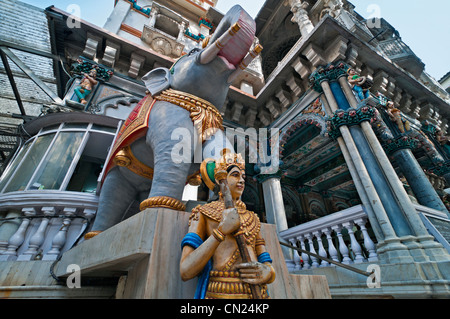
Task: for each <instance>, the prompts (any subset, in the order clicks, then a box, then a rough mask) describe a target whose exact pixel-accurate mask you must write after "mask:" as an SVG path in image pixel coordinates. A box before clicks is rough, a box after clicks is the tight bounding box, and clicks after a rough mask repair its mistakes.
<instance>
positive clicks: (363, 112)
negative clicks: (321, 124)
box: [327, 105, 377, 139]
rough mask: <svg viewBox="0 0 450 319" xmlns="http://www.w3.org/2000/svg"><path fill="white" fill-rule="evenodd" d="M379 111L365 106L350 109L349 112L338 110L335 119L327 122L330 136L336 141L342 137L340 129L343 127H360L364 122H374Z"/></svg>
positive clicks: (332, 118)
mask: <svg viewBox="0 0 450 319" xmlns="http://www.w3.org/2000/svg"><path fill="white" fill-rule="evenodd" d="M376 112H377V110H376V109H375V108H374V107H369V106H367V105H363V106H361V107H359V108H357V109H349V110H347V111H344V110H337V111H336V112H335V113H334V115H333V117H331V118H330V119H329V120H327V130H328V136H329V137H330V138H332V139H336V138H338V137H339V136H341V132H340V131H339V128H340V127H341V126H344V125H346V126H352V125H359V124H361V123H362V122H364V121H370V122H372V121H374V120H375V119H376V118H375V117H376Z"/></svg>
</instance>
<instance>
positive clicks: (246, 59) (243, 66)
mask: <svg viewBox="0 0 450 319" xmlns="http://www.w3.org/2000/svg"><path fill="white" fill-rule="evenodd" d="M262 50H263V47H262V45H260V44H257V45H256V46H255V48H254V49H253V50H251V51H250V52H249V53H247V55H246V56H245V57H244V58H243V59H242V61H241V62H240V63H239V66H238V68H237V69H236V71H234V72H233V73H231V75H230V76H229V77H228V83H232V82H233V81H234V80H235V79H236V78H237V77H238V76H239V74H241V73H242V72H243V71H244V70H245V69H246V68H247V67H248V65H249V64H250V63H251V62H252V61H253V60H254V59H255V58H256V57H257V56H258V55H259V54H260V53H261V51H262Z"/></svg>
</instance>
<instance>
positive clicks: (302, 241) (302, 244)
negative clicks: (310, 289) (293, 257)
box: [297, 236, 311, 269]
mask: <svg viewBox="0 0 450 319" xmlns="http://www.w3.org/2000/svg"><path fill="white" fill-rule="evenodd" d="M297 240H298V241H299V243H300V248H301V249H303V250H306V245H305V237H304V236H299V237H297ZM302 259H303V268H302V269H309V268H311V265H310V264H309V261H310V258H309V255H308V254H307V253H302Z"/></svg>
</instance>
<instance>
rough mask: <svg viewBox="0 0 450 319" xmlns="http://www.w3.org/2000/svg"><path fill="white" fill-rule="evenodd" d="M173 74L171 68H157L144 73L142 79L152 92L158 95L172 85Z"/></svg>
mask: <svg viewBox="0 0 450 319" xmlns="http://www.w3.org/2000/svg"><path fill="white" fill-rule="evenodd" d="M171 76H172V75H171V74H170V71H169V69H166V68H156V69H154V70H152V71H150V72H148V73H147V74H146V75H144V76H143V77H142V81H144V84H145V87H146V88H147V89H148V91H149V92H150V94H151V95H156V94H158V93H161V92H162V91H164V90H167V89H168V88H169V87H170V84H171Z"/></svg>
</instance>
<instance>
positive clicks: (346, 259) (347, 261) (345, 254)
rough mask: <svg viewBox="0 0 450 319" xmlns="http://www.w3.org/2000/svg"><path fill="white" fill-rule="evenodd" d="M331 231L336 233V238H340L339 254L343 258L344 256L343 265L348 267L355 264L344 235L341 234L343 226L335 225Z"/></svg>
mask: <svg viewBox="0 0 450 319" xmlns="http://www.w3.org/2000/svg"><path fill="white" fill-rule="evenodd" d="M331 229H333V230H334V232H335V233H336V236H337V238H338V242H339V252H340V253H341V256H342V260H341V263H343V264H346V265H349V264H351V263H353V260H351V259H350V256H349V250H348V248H347V245H346V244H345V242H344V238H343V237H342V233H341V230H342V226H341V225H335V226H332V227H331Z"/></svg>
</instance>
